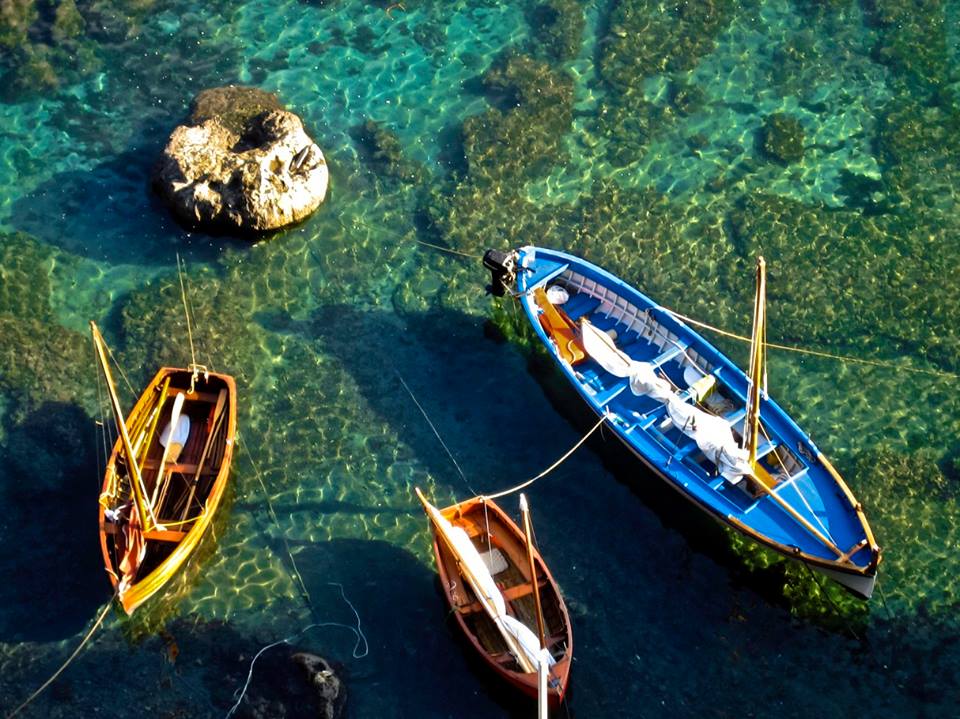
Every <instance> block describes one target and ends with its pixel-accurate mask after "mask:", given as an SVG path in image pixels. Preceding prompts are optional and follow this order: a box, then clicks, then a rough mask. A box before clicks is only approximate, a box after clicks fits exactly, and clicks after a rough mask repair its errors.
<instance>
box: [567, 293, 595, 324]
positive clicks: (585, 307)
mask: <svg viewBox="0 0 960 719" xmlns="http://www.w3.org/2000/svg"><path fill="white" fill-rule="evenodd" d="M599 306H600V300H598V299H597V298H596V297H591V296H590V295H583V294H581V295H574V296H573V297H572V298H571V299H570V300H569V301H567V302H565V303H564V305H563V311H564V312H566V313H567V317H569V318H570V319H571V320H573V321H574V322H576V321H577V320H579V319H580V318H581V317H584V316H585V315H589V314H590V313H591V312H593V311H594V310H595V309H597V307H599Z"/></svg>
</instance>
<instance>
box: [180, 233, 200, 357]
mask: <svg viewBox="0 0 960 719" xmlns="http://www.w3.org/2000/svg"><path fill="white" fill-rule="evenodd" d="M183 274H184V273H183V269H182V268H181V266H180V253H179V252H178V253H177V278H178V279H179V280H180V299H181V300H183V314H184V315H186V317H187V338H188V339H189V340H190V360H191V364H193V365H196V364H197V353H196V352H195V351H194V349H193V330H192V329H191V328H190V310H189V309H188V308H187V291H186V289H185V288H184V286H183Z"/></svg>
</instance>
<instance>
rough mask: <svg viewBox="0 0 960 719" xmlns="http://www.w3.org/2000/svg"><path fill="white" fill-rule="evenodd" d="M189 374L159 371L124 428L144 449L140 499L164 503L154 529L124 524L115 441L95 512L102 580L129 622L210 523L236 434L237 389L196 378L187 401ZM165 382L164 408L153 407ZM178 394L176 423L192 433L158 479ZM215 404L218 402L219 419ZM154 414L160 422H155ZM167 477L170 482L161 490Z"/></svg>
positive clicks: (126, 514)
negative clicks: (138, 546)
mask: <svg viewBox="0 0 960 719" xmlns="http://www.w3.org/2000/svg"><path fill="white" fill-rule="evenodd" d="M191 374H192V373H191V371H189V370H186V369H179V368H171V367H164V368H161V369H160V370H159V371H158V372H157V374H156V375H155V376H154V378H153V380H151V382H150V383H149V384H148V385H147V388H146V389H145V390H144V392H143V394H142V395H141V396H140V398H139V399H138V400H137V403H136V404H135V405H134V408H133V410H132V411H131V412H130V414H129V416H128V418H127V421H126V424H127V429H128V433H131V432H135V433H136V434H137V435H139V436H140V437H141V438H142V439H143V442H144V444H145V445H146V446H145V449H143V451H142V453H138V455H139V457H140V464H142V467H141V472H142V473H143V475H144V484H145V489H146V492H147V493H148V494H152V495H153V496H155V497H157V498H158V499H161V500H162V501H161V502H159V503H158V507H157V515H158V516H157V519H158V521H159V523H160V525H161V526H160V527H156V528H153V527H151V528H149V529H147V530H146V531H143V530H142V529H140V528H138V526H134V525H136V524H137V523H133V524H132V523H131V521H130V518H131V516H132V515H133V514H135V508H134V506H133V504H132V501H131V499H130V494H129V487H127V491H126V492H124V491H123V487H122V485H123V480H121V481H120V486H121V491H120V492H119V493H118V492H117V487H118V477H120V476H123V475H125V474H126V467H125V462H126V459H125V458H124V457H123V451H122V447H121V443H120V441H119V440H118V441H117V443H116V445H115V446H114V448H113V453H112V455H111V457H110V460H109V462H108V463H107V470H106V473H105V476H104V483H103V488H102V493H101V501H100V507H99V527H100V547H101V551H102V554H103V559H104V567H105V569H106V572H107V576H108V577H109V579H110V582H111V584H112V585H113V587H114V589H115V590H116V592H117V600H118V601H119V603H120V605H121V606H122V607H123V610H124V611H125V612H126V613H127V614H133V612H134V611H135V610H136V609H137V608H138V607H140V606H141V605H142V604H143V603H144V602H146V601H147V600H148V599H150V597H152V596H153V595H154V594H156V593H157V592H159V591H160V590H161V589H162V588H163V587H164V585H166V584H167V582H169V581H170V580H171V579H172V578H173V576H175V575H176V574H177V572H178V571H179V570H180V569H181V568H182V566H183V565H184V563H185V562H186V561H187V559H188V558H189V557H190V555H191V554H192V553H193V551H194V550H195V549H196V547H197V545H198V544H199V543H200V541H201V539H202V538H203V535H204V534H205V532H206V530H207V528H208V527H209V526H210V524H211V522H212V521H213V517H214V515H215V513H216V511H217V508H218V507H219V505H220V501H221V500H222V498H223V495H224V492H225V490H226V488H227V484H228V480H229V474H230V466H231V462H232V459H233V448H234V438H235V436H236V428H237V417H236V415H237V391H236V383H235V381H234V379H233V378H232V377H231V376H229V375H224V374H218V373H213V372H211V373H209V374H207V375H206V376H203V375H201V376H200V377H198V378H197V381H196V391H195V392H194V393H193V394H190V393H189V388H190V378H191ZM167 382H169V385H168V386H169V393H168V395H167V400H166V401H165V402H164V403H163V406H158V405H159V404H160V403H159V399H160V398H161V397H162V396H163V391H162V388H163V386H164V384H165V383H167ZM178 393H182V394H183V395H184V402H183V410H182V415H186V416H188V417H191V431H190V434H189V437H188V439H187V440H186V441H185V443H184V445H183V449H182V452H181V454H180V456H179V457H178V458H177V459H176V461H175V462H173V463H170V462H166V463H165V468H164V471H161V468H160V467H159V462H160V460H162V459H164V456H163V446H162V445H161V444H160V442H159V438H160V436H161V428H162V427H163V426H164V422H165V421H168V420H169V419H170V412H171V405H172V404H173V401H172V400H173V397H174V396H175V395H176V394H178ZM221 396H223V399H224V401H223V402H222V404H221V406H220V408H219V413H218V412H217V405H218V400H219V399H220V397H221ZM155 414H158V415H159V416H157V417H154V415H155ZM218 414H219V419H217V416H218ZM151 429H154V430H155V431H153V432H151V431H150V430H151ZM211 430H213V431H212V432H211ZM211 433H212V434H213V435H214V436H213V437H212V438H211V437H210V434H211ZM208 440H209V441H208ZM168 458H169V456H168ZM151 465H152V466H151ZM167 472H169V479H168V481H167V482H166V484H167V487H166V489H164V487H163V484H164V483H163V478H164V477H165V476H166V473H167ZM175 475H176V476H175ZM194 480H196V482H194ZM129 481H130V480H127V482H129ZM158 482H160V483H161V486H159V487H158V486H157V484H158ZM111 495H114V496H111ZM163 512H167V515H164V514H163ZM134 535H138V536H136V539H133V538H132V537H133V536H134ZM135 541H139V542H142V543H143V545H144V550H143V557H142V559H141V560H140V561H139V562H137V561H135V560H130V556H132V555H134V554H135V552H133V550H132V549H131V545H133V544H134V542H135ZM124 555H128V556H127V561H133V563H135V564H138V565H139V566H137V567H136V568H135V569H134V570H132V571H131V570H130V569H129V567H128V568H127V570H126V571H125V570H124V568H123V566H124Z"/></svg>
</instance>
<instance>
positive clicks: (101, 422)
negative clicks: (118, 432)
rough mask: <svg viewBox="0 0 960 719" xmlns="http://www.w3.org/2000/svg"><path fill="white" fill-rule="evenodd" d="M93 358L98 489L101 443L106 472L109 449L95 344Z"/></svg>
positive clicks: (101, 383) (100, 475)
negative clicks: (95, 385) (95, 395)
mask: <svg viewBox="0 0 960 719" xmlns="http://www.w3.org/2000/svg"><path fill="white" fill-rule="evenodd" d="M93 360H94V365H93V368H94V369H93V371H94V373H95V374H96V375H97V414H98V415H99V418H98V419H97V420H95V422H96V424H95V425H94V426H95V427H96V428H98V429H96V433H97V434H98V435H99V437H95V438H94V444H96V445H97V488H98V489H99V488H100V486H101V484H100V481H101V479H100V478H101V477H102V476H103V473H102V472H100V445H101V444H102V445H103V470H104V472H106V469H107V462H108V461H109V460H110V451H109V449H108V448H107V424H106V415H105V414H104V411H103V380H102V379H101V378H100V366H99V362H98V360H97V346H96V344H94V345H93ZM97 439H99V440H100V442H97Z"/></svg>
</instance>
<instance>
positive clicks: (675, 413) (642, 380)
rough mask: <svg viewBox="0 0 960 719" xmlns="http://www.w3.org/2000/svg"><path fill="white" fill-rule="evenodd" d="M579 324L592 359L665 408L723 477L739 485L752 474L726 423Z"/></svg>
mask: <svg viewBox="0 0 960 719" xmlns="http://www.w3.org/2000/svg"><path fill="white" fill-rule="evenodd" d="M580 324H581V327H582V329H583V347H584V349H585V350H586V351H587V354H588V355H590V357H591V359H593V360H594V361H595V362H596V363H597V364H598V365H600V366H601V367H602V368H603V369H605V370H606V371H607V372H609V373H610V374H612V375H613V376H614V377H621V378H629V380H630V391H631V392H633V393H634V394H635V395H638V396H639V395H647V396H649V397H652V398H653V399H655V400H657V401H658V402H662V403H663V404H665V405H666V406H667V415H668V416H669V417H670V419H671V421H672V422H673V423H674V425H676V427H677V428H679V429H680V431H681V432H683V433H684V434H685V435H687V436H688V437H690V438H692V439H693V440H694V441H695V442H696V443H697V447H699V448H700V450H701V451H702V452H703V453H704V455H706V457H707V459H709V460H710V461H711V462H713V463H714V464H715V465H716V466H717V471H719V472H720V474H721V475H723V476H724V477H725V478H726V479H728V480H730V481H731V482H733V483H737V482H739V481H740V480H741V479H742V478H743V475H745V474H750V472H751V469H750V463H749V462H748V453H747V452H746V450H744V449H742V448H741V447H740V445H739V444H737V441H736V439H734V436H733V432H732V430H731V429H730V425H729V424H728V423H727V422H726V420H724V419H722V418H720V417H717V416H715V415H712V414H710V413H708V412H704V411H703V410H702V409H700V408H699V407H696V406H695V405H692V404H690V403H689V402H687V401H685V400H684V399H682V398H681V397H679V396H677V394H676V393H675V392H674V391H673V387H672V386H671V384H670V382H669V381H667V380H666V379H664V378H663V377H661V376H660V375H658V374H657V371H656V368H654V366H653V365H652V364H651V363H650V362H638V361H637V360H635V359H633V358H632V357H630V356H629V355H627V354H626V353H625V352H623V351H622V350H620V349H619V348H618V347H617V346H616V345H615V344H614V342H613V339H612V338H611V337H610V336H609V335H608V334H607V333H606V332H602V331H600V330H599V329H597V328H596V327H595V326H594V325H592V324H591V323H590V322H581V323H580Z"/></svg>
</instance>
